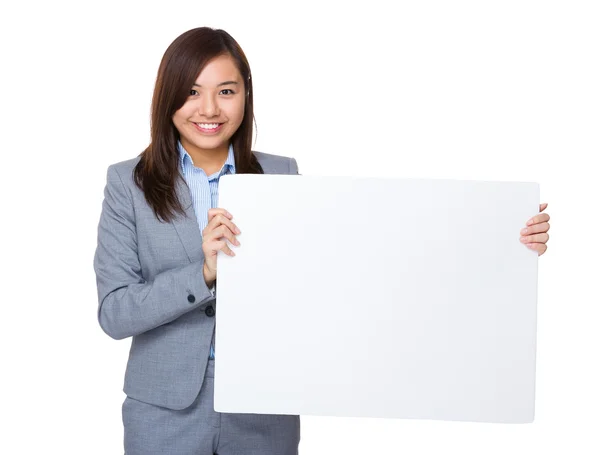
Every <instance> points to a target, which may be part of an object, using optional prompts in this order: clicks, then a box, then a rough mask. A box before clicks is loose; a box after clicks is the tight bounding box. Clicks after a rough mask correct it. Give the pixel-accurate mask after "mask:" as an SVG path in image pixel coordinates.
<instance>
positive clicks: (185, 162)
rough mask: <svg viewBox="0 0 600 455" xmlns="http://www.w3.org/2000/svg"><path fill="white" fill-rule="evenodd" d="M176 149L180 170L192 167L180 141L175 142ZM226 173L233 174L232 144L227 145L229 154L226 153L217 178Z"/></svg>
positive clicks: (190, 160)
mask: <svg viewBox="0 0 600 455" xmlns="http://www.w3.org/2000/svg"><path fill="white" fill-rule="evenodd" d="M177 148H178V150H179V165H180V167H181V170H182V171H183V170H184V169H187V168H188V167H193V166H194V163H193V161H192V157H191V156H190V155H189V153H188V152H187V151H186V150H185V148H184V147H183V145H182V144H181V141H177ZM228 171H229V172H228ZM227 173H230V174H235V155H234V154H233V144H229V153H227V159H226V160H225V164H223V167H222V168H221V172H219V177H220V176H222V175H224V174H227Z"/></svg>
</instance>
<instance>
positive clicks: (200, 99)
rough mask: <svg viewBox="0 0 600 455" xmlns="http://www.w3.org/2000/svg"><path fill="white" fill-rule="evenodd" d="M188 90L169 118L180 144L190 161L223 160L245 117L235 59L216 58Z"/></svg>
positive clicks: (227, 57)
mask: <svg viewBox="0 0 600 455" xmlns="http://www.w3.org/2000/svg"><path fill="white" fill-rule="evenodd" d="M189 90H190V91H189V96H188V98H187V100H186V101H185V103H184V105H183V106H182V107H181V108H180V109H179V110H177V111H176V112H175V114H174V115H173V118H172V120H173V124H174V125H175V128H177V131H179V135H180V139H181V144H182V145H183V147H184V148H185V149H186V150H187V152H188V153H189V154H190V155H191V156H192V158H195V157H197V158H199V159H202V158H204V159H214V158H217V157H218V158H219V159H225V157H226V156H227V153H228V149H229V142H230V140H231V137H232V136H233V134H234V133H235V132H236V131H237V129H238V128H239V126H240V125H241V123H242V120H243V118H244V106H245V98H246V97H245V90H246V88H245V85H244V81H243V80H242V76H241V74H240V72H239V71H238V69H237V67H236V66H235V63H234V60H233V59H232V58H231V57H230V56H229V55H222V56H219V57H215V58H214V59H212V60H211V61H209V62H208V64H207V65H206V66H205V67H204V69H203V70H202V72H201V73H200V75H199V76H198V78H197V79H196V82H195V83H194V85H193V86H192V87H190V89H189ZM194 162H196V159H194Z"/></svg>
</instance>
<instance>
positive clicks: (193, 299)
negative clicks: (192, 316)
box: [188, 294, 196, 303]
mask: <svg viewBox="0 0 600 455" xmlns="http://www.w3.org/2000/svg"><path fill="white" fill-rule="evenodd" d="M195 301H196V297H194V296H193V295H192V294H190V295H188V302H190V303H194V302H195Z"/></svg>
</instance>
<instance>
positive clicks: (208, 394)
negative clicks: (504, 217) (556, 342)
mask: <svg viewBox="0 0 600 455" xmlns="http://www.w3.org/2000/svg"><path fill="white" fill-rule="evenodd" d="M252 122H253V94H252V78H251V73H250V68H249V65H248V61H247V59H246V57H245V55H244V53H243V51H242V49H241V48H240V46H239V45H238V44H237V43H236V41H235V40H234V39H233V38H232V37H231V36H230V35H229V34H228V33H226V32H225V31H223V30H214V29H210V28H206V27H203V28H196V29H193V30H189V31H188V32H186V33H184V34H182V35H181V36H179V37H178V38H177V39H176V40H175V41H174V42H173V43H172V44H171V45H170V46H169V47H168V49H167V50H166V52H165V54H164V56H163V58H162V61H161V63H160V67H159V70H158V75H157V79H156V86H155V89H154V95H153V99H152V117H151V142H150V145H149V146H148V147H147V148H146V150H144V151H143V152H142V153H141V154H140V155H139V156H137V157H135V158H133V159H130V160H127V161H122V162H119V163H115V164H112V165H110V166H109V167H108V171H107V182H106V187H105V189H104V201H103V203H102V213H101V216H100V222H99V225H98V246H97V249H96V253H95V256H94V270H95V272H96V279H97V286H98V302H99V308H98V320H99V323H100V326H101V327H102V329H103V330H104V331H105V332H106V333H107V334H108V335H109V336H111V337H112V338H115V339H123V338H127V337H132V342H131V349H130V353H129V359H128V363H127V369H126V373H125V382H124V388H123V391H124V392H125V394H126V395H127V397H126V398H125V401H124V402H123V407H122V417H123V425H124V445H125V452H126V454H128V455H138V454H139V455H141V454H143V455H151V454H161V455H164V454H177V455H187V454H190V455H191V454H214V453H218V454H220V455H233V454H244V455H270V454H272V455H291V454H297V453H298V444H299V441H300V420H299V417H298V416H289V415H261V414H226V413H223V414H221V413H217V412H215V411H214V409H213V385H214V384H213V381H214V376H213V373H214V362H215V350H214V328H215V313H216V302H217V299H216V297H217V286H216V281H215V280H216V271H217V253H218V251H222V252H223V253H225V254H228V255H230V256H235V253H234V252H233V251H232V250H231V249H230V247H229V245H230V244H233V245H239V241H238V240H237V238H236V236H237V235H238V234H239V233H240V227H238V226H236V224H235V222H234V219H233V216H232V214H230V213H229V212H227V211H226V210H225V209H224V208H217V207H216V200H217V195H218V183H219V178H220V176H222V175H224V174H229V173H253V174H262V173H268V174H298V167H297V163H296V161H295V160H294V159H293V158H287V157H283V156H277V155H269V154H265V153H260V152H253V151H252V150H251V143H252V126H253V123H252ZM544 208H545V207H543V206H542V207H540V211H542V210H543V209H544ZM549 218H550V217H549V216H548V215H547V214H538V215H536V216H535V217H534V218H533V219H532V224H531V225H529V226H527V229H529V231H528V232H527V233H524V234H526V235H524V240H522V241H523V242H524V243H526V244H529V247H530V248H532V249H534V250H536V251H537V252H538V254H543V253H544V252H545V251H546V245H545V244H546V242H547V240H548V234H547V233H546V232H547V231H548V229H549V225H548V223H547V221H548V220H549ZM241 228H242V229H243V227H241ZM217 355H218V354H217ZM264 361H268V359H264Z"/></svg>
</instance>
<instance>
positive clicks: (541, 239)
mask: <svg viewBox="0 0 600 455" xmlns="http://www.w3.org/2000/svg"><path fill="white" fill-rule="evenodd" d="M549 239H550V236H549V235H548V234H546V233H544V234H536V235H528V236H526V237H521V239H520V240H521V242H523V243H547V242H548V240H549Z"/></svg>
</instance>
